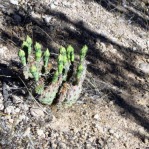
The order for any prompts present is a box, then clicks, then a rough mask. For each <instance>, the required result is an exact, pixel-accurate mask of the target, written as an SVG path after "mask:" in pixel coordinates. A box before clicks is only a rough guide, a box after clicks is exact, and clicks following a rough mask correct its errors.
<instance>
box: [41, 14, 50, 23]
mask: <svg viewBox="0 0 149 149" xmlns="http://www.w3.org/2000/svg"><path fill="white" fill-rule="evenodd" d="M43 18H44V20H45V22H46V23H49V22H50V21H51V19H52V17H51V16H49V15H45V16H44V17H43Z"/></svg>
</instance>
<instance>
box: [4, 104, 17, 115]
mask: <svg viewBox="0 0 149 149" xmlns="http://www.w3.org/2000/svg"><path fill="white" fill-rule="evenodd" d="M14 109H15V108H14V106H8V107H7V108H6V109H5V110H4V112H5V113H7V114H14V111H15V110H14Z"/></svg>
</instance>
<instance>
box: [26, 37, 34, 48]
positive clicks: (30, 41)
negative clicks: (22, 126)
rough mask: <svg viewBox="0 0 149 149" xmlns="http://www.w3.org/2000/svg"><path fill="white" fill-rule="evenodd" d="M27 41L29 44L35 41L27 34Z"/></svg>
mask: <svg viewBox="0 0 149 149" xmlns="http://www.w3.org/2000/svg"><path fill="white" fill-rule="evenodd" d="M26 42H27V43H28V45H30V46H31V45H32V43H33V41H32V39H31V38H30V37H29V36H28V35H27V37H26Z"/></svg>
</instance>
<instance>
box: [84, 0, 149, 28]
mask: <svg viewBox="0 0 149 149" xmlns="http://www.w3.org/2000/svg"><path fill="white" fill-rule="evenodd" d="M86 2H91V1H88V0H86ZM94 2H96V3H98V4H99V5H101V6H102V7H103V8H105V9H106V10H108V11H109V12H111V13H117V14H119V13H120V14H122V16H124V18H125V19H126V20H127V21H128V22H129V23H130V24H133V25H136V26H138V27H141V28H143V29H145V30H149V18H148V16H149V12H148V11H147V10H148V5H149V4H148V3H147V2H146V3H145V2H144V5H143V6H142V4H141V3H143V2H142V1H136V2H133V1H127V0H124V1H119V0H94ZM135 3H137V4H135Z"/></svg>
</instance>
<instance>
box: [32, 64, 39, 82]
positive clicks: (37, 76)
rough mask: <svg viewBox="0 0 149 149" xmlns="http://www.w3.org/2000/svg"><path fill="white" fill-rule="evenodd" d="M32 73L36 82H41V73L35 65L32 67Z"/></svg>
mask: <svg viewBox="0 0 149 149" xmlns="http://www.w3.org/2000/svg"><path fill="white" fill-rule="evenodd" d="M30 73H31V74H32V76H33V77H34V79H35V81H36V82H37V81H38V80H39V73H38V72H37V68H36V66H35V65H32V66H31V68H30Z"/></svg>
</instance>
